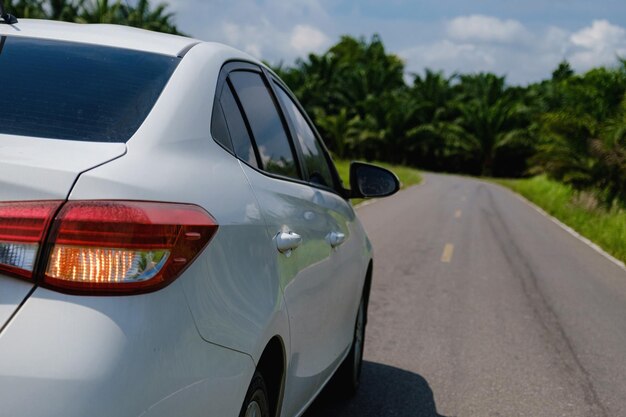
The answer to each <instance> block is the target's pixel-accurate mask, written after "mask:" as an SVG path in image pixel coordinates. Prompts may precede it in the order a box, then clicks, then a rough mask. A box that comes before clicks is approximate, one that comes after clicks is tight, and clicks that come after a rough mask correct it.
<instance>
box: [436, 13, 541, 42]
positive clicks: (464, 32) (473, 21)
mask: <svg viewBox="0 0 626 417" xmlns="http://www.w3.org/2000/svg"><path fill="white" fill-rule="evenodd" d="M446 32H447V34H448V36H449V37H450V38H452V39H454V40H459V41H466V42H472V41H473V42H516V41H520V40H524V39H526V38H528V37H529V35H530V34H529V33H528V31H527V30H526V28H525V27H524V25H522V24H521V23H520V22H518V21H517V20H512V19H508V20H501V19H498V18H495V17H491V16H483V15H471V16H460V17H457V18H454V19H452V20H450V21H449V22H447V23H446Z"/></svg>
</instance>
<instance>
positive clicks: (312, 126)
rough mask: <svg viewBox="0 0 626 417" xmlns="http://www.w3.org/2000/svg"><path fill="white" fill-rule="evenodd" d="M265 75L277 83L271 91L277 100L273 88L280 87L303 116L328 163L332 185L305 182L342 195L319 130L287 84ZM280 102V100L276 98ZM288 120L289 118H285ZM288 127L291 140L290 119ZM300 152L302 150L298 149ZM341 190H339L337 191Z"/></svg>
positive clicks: (294, 133)
mask: <svg viewBox="0 0 626 417" xmlns="http://www.w3.org/2000/svg"><path fill="white" fill-rule="evenodd" d="M266 76H267V77H268V78H269V80H270V83H272V82H275V83H276V84H277V86H276V87H275V86H274V85H272V92H273V93H274V95H275V96H276V98H277V100H278V93H277V91H276V90H275V88H281V89H282V90H283V91H284V92H285V93H286V94H287V96H288V97H289V98H290V99H291V101H292V102H293V103H294V104H295V105H296V108H297V109H298V110H299V111H300V114H301V115H302V116H303V117H304V120H305V122H306V123H307V125H308V126H309V128H310V129H311V131H312V132H313V136H315V140H316V141H317V143H318V145H320V148H321V149H322V153H323V154H324V159H325V160H326V165H328V168H329V170H330V175H331V176H332V178H333V184H332V185H333V186H332V187H331V186H324V185H322V184H316V183H314V182H311V181H307V180H305V182H306V183H307V184H311V185H313V186H315V187H317V188H322V189H326V190H328V189H330V190H332V191H333V192H335V193H337V194H339V195H342V196H343V194H344V191H345V189H344V188H343V184H342V182H341V178H340V177H339V173H338V172H337V167H336V166H335V164H334V163H333V159H332V157H331V156H330V152H329V151H328V148H327V147H326V144H325V143H324V141H323V140H322V136H321V135H320V133H319V131H318V130H317V128H316V127H315V124H314V123H313V121H312V120H311V118H310V117H309V115H308V114H307V112H306V111H305V110H304V107H303V106H302V104H300V102H299V101H298V99H297V98H296V96H295V94H294V93H293V92H292V91H291V90H290V89H289V87H287V85H286V84H285V83H284V82H283V81H282V80H281V79H280V78H278V76H276V75H275V74H273V73H271V72H269V71H267V70H266ZM278 101H279V102H280V100H278ZM280 107H281V111H282V112H283V113H284V114H287V113H288V112H287V110H286V109H285V108H284V107H283V104H282V102H280ZM287 119H288V120H289V118H287ZM289 129H290V130H291V137H292V140H293V138H295V137H296V135H297V132H296V128H295V126H293V123H292V121H291V120H289ZM294 142H296V143H297V145H298V147H300V143H299V141H297V140H294ZM300 152H302V150H300ZM304 169H305V172H306V174H307V176H306V178H308V174H309V172H308V170H307V168H306V166H305V167H304ZM338 190H341V191H338Z"/></svg>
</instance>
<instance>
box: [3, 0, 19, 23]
mask: <svg viewBox="0 0 626 417" xmlns="http://www.w3.org/2000/svg"><path fill="white" fill-rule="evenodd" d="M0 19H2V20H4V22H5V23H8V24H9V25H14V24H16V23H17V17H15V16H13V15H12V14H9V13H7V12H5V11H4V0H0Z"/></svg>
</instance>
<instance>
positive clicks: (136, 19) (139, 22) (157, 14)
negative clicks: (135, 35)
mask: <svg viewBox="0 0 626 417" xmlns="http://www.w3.org/2000/svg"><path fill="white" fill-rule="evenodd" d="M167 8H168V5H167V3H160V4H158V5H157V6H156V7H154V8H153V7H151V5H150V3H149V1H148V0H139V1H138V2H137V5H136V6H130V5H128V4H127V5H126V6H125V7H124V9H123V13H124V15H125V19H126V24H127V25H129V26H134V27H138V28H143V29H148V30H153V31H156V32H164V33H171V34H175V35H182V34H183V33H182V32H180V31H179V30H178V28H177V27H176V25H175V24H174V22H173V20H174V13H173V12H168V11H167Z"/></svg>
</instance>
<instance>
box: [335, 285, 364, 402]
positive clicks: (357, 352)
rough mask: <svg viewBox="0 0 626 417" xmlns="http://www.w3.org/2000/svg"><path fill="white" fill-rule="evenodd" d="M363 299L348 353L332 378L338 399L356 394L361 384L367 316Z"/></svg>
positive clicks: (362, 299)
mask: <svg viewBox="0 0 626 417" xmlns="http://www.w3.org/2000/svg"><path fill="white" fill-rule="evenodd" d="M366 309H367V304H366V301H365V297H362V298H361V303H360V304H359V310H358V312H357V317H356V321H355V325H354V336H353V338H352V346H351V347H350V353H349V354H348V356H346V358H345V359H344V361H343V362H342V364H341V366H339V369H337V373H336V374H335V376H334V377H333V380H332V385H333V391H334V393H336V394H338V395H339V397H344V398H349V397H352V396H354V395H355V394H356V392H357V391H358V389H359V384H360V382H361V368H362V366H363V350H364V348H365V324H366V323H365V318H366V316H367V311H366Z"/></svg>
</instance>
